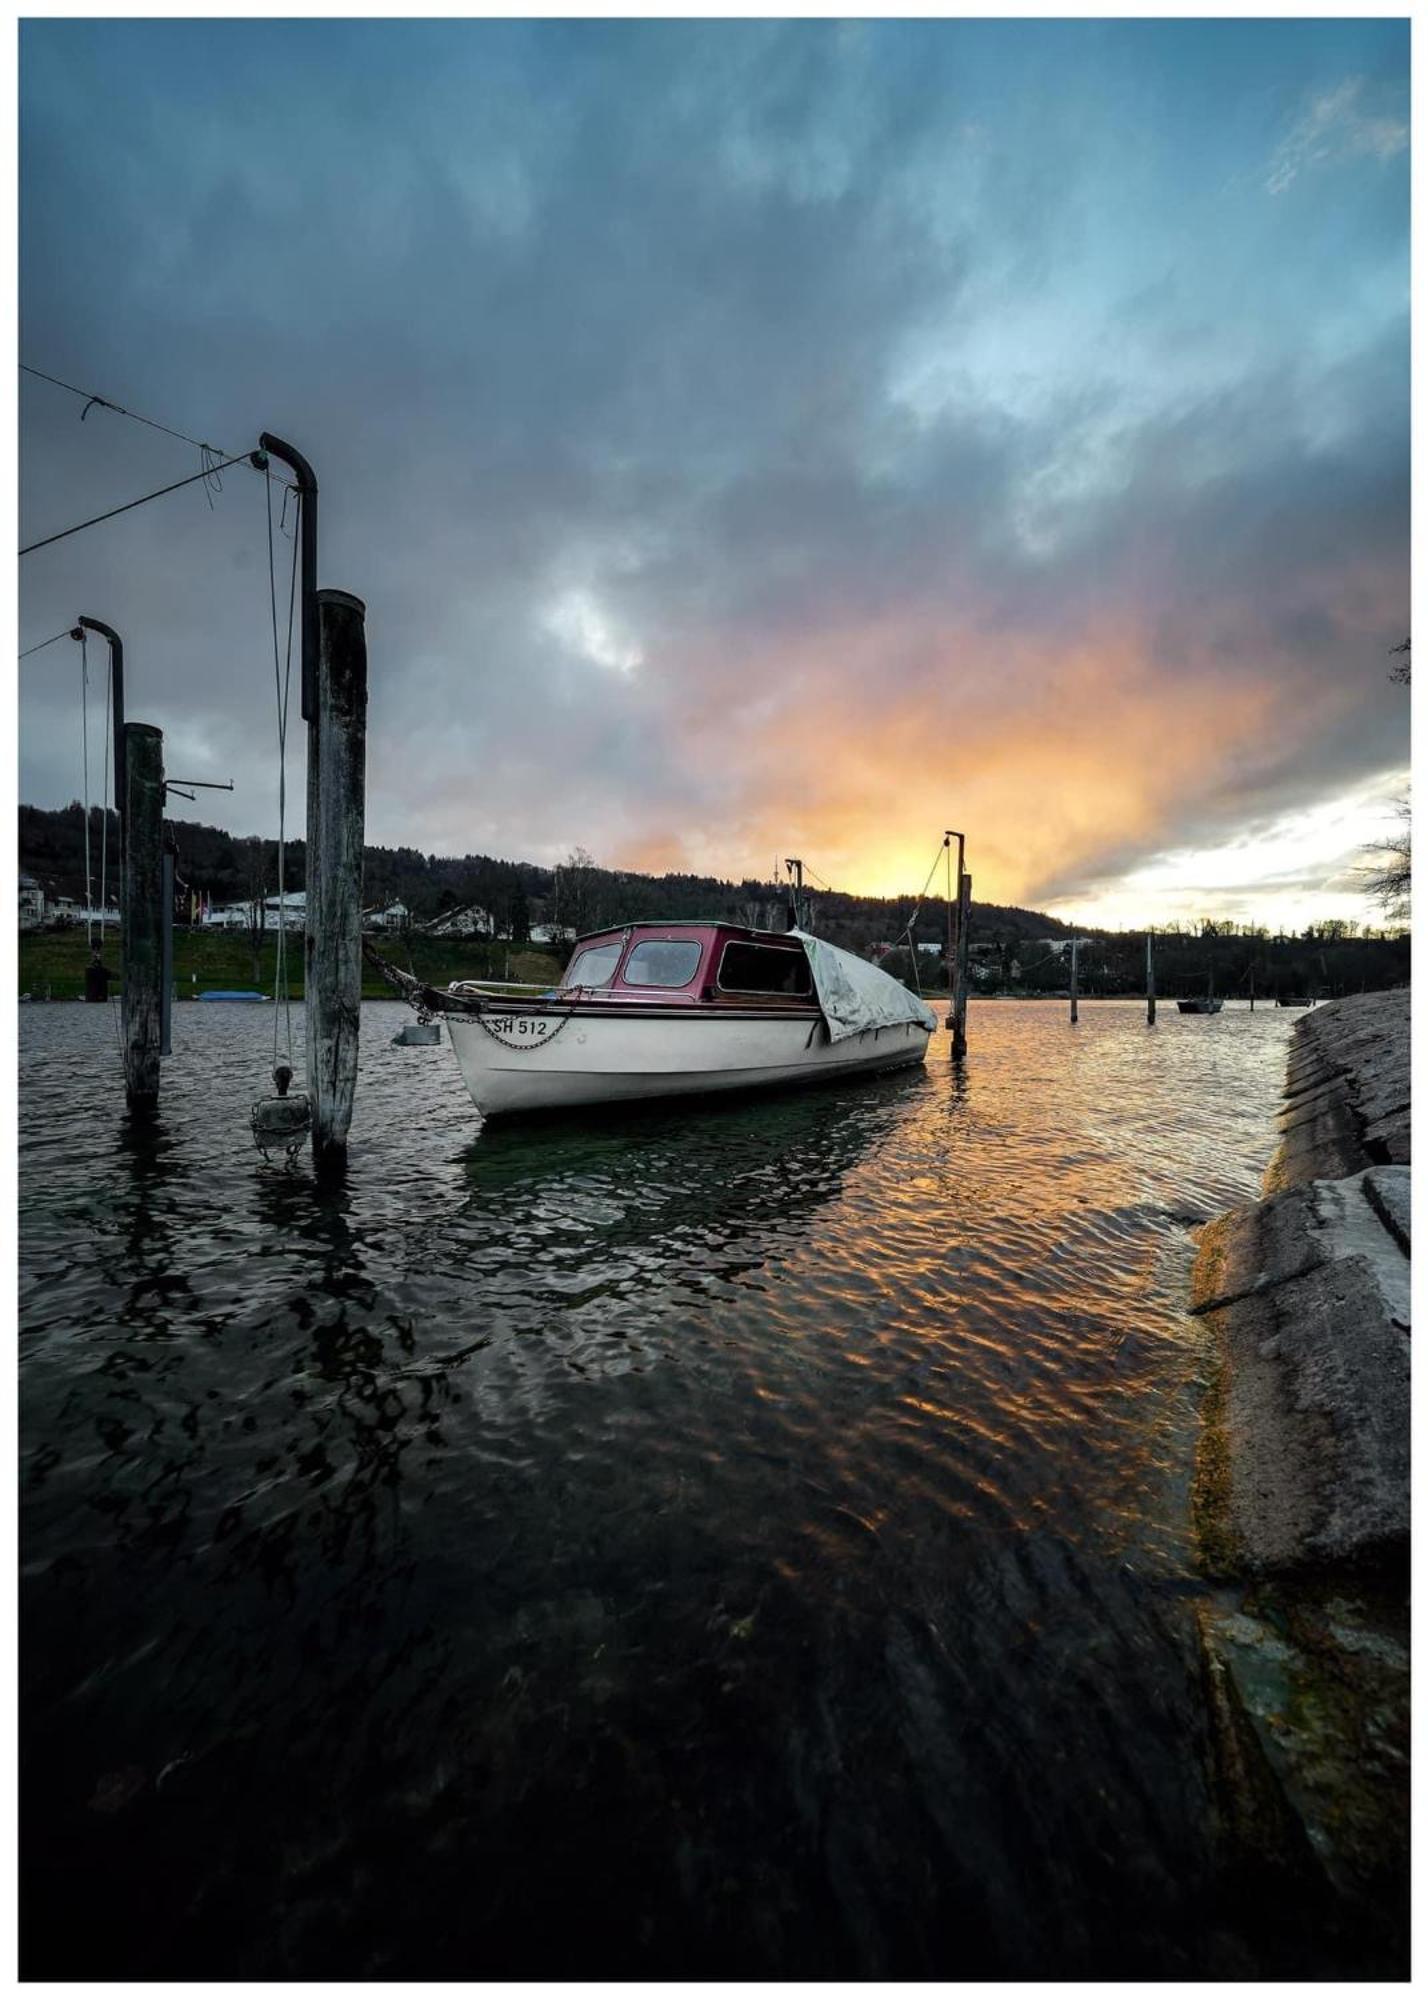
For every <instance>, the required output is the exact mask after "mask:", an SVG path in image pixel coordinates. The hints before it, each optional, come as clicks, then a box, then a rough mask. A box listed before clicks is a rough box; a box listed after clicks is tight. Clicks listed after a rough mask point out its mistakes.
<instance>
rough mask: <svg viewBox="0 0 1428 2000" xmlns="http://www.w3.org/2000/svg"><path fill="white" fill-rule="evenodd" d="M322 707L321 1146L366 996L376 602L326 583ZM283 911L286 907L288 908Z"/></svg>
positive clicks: (316, 987)
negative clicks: (370, 615) (371, 631)
mask: <svg viewBox="0 0 1428 2000" xmlns="http://www.w3.org/2000/svg"><path fill="white" fill-rule="evenodd" d="M317 606H318V632H319V644H318V672H317V688H316V712H315V714H314V715H313V717H312V719H311V720H310V722H309V724H308V733H307V757H308V815H307V920H306V932H307V935H306V952H305V987H306V996H307V1001H306V1016H307V1087H308V1094H309V1096H310V1097H311V1100H312V1150H313V1156H314V1158H315V1159H316V1160H317V1161H318V1162H319V1163H322V1162H324V1161H330V1160H333V1159H335V1158H337V1157H339V1156H341V1155H343V1154H345V1152H346V1150H347V1132H348V1128H349V1126H350V1125H351V1123H352V1100H353V1098H354V1096H355V1095H356V1091H357V1046H358V1032H359V1028H360V1023H361V1002H362V841H363V834H364V831H365V827H366V797H367V630H366V618H367V608H366V606H365V605H364V604H363V602H362V600H361V598H360V597H352V596H350V595H349V594H348V592H347V591H345V590H320V591H318V593H317ZM280 920H281V913H280Z"/></svg>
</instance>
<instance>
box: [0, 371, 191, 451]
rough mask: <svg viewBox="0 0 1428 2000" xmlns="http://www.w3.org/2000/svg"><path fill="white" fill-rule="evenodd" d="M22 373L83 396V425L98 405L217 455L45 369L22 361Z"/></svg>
mask: <svg viewBox="0 0 1428 2000" xmlns="http://www.w3.org/2000/svg"><path fill="white" fill-rule="evenodd" d="M20 373H21V374H22V375H35V376H38V378H39V380H40V381H41V382H52V383H53V384H54V386H55V388H56V389H67V390H68V391H69V393H70V395H71V396H82V397H83V398H84V408H83V410H81V412H80V417H79V421H80V422H81V423H83V422H84V419H85V418H86V417H87V416H88V415H89V413H90V411H91V410H92V409H94V408H95V406H96V405H97V406H98V407H99V408H100V409H101V410H112V411H113V413H114V415H115V416H116V417H128V418H129V419H130V421H131V422H133V423H136V424H147V425H148V427H149V429H150V430H151V431H162V432H163V433H164V435H165V436H166V437H171V438H178V439H179V441H180V442H181V443H182V444H192V445H197V446H198V449H199V450H200V451H212V452H214V453H215V455H216V454H217V447H216V446H214V445H211V444H208V445H206V444H204V443H203V442H202V441H201V439H199V438H193V437H190V436H189V435H188V433H187V432H186V431H176V430H174V429H173V428H172V427H171V426H170V425H168V424H160V423H156V422H155V421H154V419H153V418H152V417H141V416H140V415H139V412H138V411H137V410H126V409H125V408H124V406H123V404H122V403H111V402H110V400H109V398H108V397H107V396H96V395H95V394H94V393H93V392H92V390H89V389H76V387H75V386H74V384H73V382H61V380H60V378H59V377H58V375H46V373H45V371H44V370H43V368H31V367H28V366H27V365H26V363H25V362H23V361H22V362H21V363H20Z"/></svg>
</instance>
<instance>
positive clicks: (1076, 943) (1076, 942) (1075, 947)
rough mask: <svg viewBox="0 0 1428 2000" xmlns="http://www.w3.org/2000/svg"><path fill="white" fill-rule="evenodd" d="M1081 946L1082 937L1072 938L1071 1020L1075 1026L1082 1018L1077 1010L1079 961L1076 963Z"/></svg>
mask: <svg viewBox="0 0 1428 2000" xmlns="http://www.w3.org/2000/svg"><path fill="white" fill-rule="evenodd" d="M1080 947H1081V940H1080V938H1072V940H1071V1020H1072V1024H1073V1026H1074V1024H1075V1023H1076V1022H1077V1021H1078V1020H1079V1019H1080V1018H1081V1017H1080V1015H1079V1013H1078V1012H1077V1009H1076V992H1077V983H1076V974H1077V963H1076V954H1077V952H1078V951H1079V950H1080Z"/></svg>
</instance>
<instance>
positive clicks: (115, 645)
mask: <svg viewBox="0 0 1428 2000" xmlns="http://www.w3.org/2000/svg"><path fill="white" fill-rule="evenodd" d="M81 631H84V632H97V633H98V634H99V636H100V638H101V639H107V640H108V642H109V709H110V716H111V720H112V722H113V727H114V810H115V811H116V812H117V813H118V815H119V851H120V853H121V854H122V853H123V851H124V641H123V640H122V639H121V638H120V637H119V634H118V633H117V632H116V631H115V630H114V627H113V626H112V625H106V624H105V623H104V620H103V619H102V618H81V619H80V621H79V624H78V625H77V626H76V627H75V630H74V633H73V634H72V636H73V637H74V638H76V639H77V638H78V637H79V634H80V632H81Z"/></svg>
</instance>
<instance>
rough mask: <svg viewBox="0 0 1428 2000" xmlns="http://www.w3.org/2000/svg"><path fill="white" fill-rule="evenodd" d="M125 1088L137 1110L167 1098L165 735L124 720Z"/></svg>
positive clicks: (147, 725) (145, 1109) (148, 725)
mask: <svg viewBox="0 0 1428 2000" xmlns="http://www.w3.org/2000/svg"><path fill="white" fill-rule="evenodd" d="M124 788H125V795H124V834H125V838H124V863H123V882H124V905H123V924H124V951H123V968H124V973H123V976H124V999H123V1028H122V1039H123V1043H124V1090H125V1095H126V1097H127V1098H128V1101H129V1109H130V1110H131V1111H133V1112H139V1113H145V1112H152V1111H153V1110H155V1109H156V1108H157V1105H158V1101H159V1051H160V1048H161V1046H162V1040H163V1019H162V1017H163V982H164V909H163V881H164V869H163V844H164V738H163V732H162V730H159V729H155V728H154V727H153V725H152V724H151V723H147V722H126V723H125V725H124Z"/></svg>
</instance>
